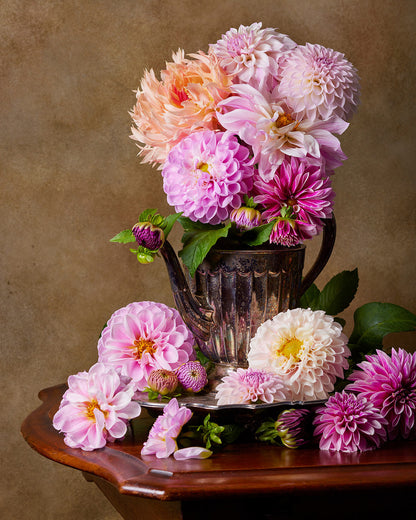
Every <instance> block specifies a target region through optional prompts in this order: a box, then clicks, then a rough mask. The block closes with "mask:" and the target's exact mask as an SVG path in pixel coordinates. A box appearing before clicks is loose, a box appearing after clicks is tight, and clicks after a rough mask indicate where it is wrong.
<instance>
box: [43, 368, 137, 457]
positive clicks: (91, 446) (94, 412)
mask: <svg viewBox="0 0 416 520" xmlns="http://www.w3.org/2000/svg"><path fill="white" fill-rule="evenodd" d="M133 394H134V389H133V386H132V385H130V384H127V385H126V384H125V383H123V382H122V378H120V376H119V374H118V373H117V372H116V370H115V369H114V368H112V367H109V366H105V365H103V364H102V363H96V364H95V365H93V366H92V367H91V368H90V370H89V371H88V372H79V373H78V374H76V375H73V376H70V377H69V378H68V390H67V391H66V392H65V393H64V395H63V397H62V401H61V404H60V407H59V410H58V411H57V412H56V414H55V415H54V417H53V426H54V428H56V429H57V430H60V431H61V432H63V433H64V434H65V437H64V442H65V444H67V445H68V446H69V447H70V448H81V449H82V450H84V451H91V450H95V449H98V448H103V447H104V446H105V445H106V443H107V441H114V440H115V439H121V438H122V437H124V435H125V434H126V431H127V423H128V421H129V420H130V419H133V418H134V417H137V416H138V415H140V411H141V409H140V405H139V404H138V403H135V402H133V401H132V397H133Z"/></svg>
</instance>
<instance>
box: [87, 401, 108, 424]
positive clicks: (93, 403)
mask: <svg viewBox="0 0 416 520" xmlns="http://www.w3.org/2000/svg"><path fill="white" fill-rule="evenodd" d="M85 405H86V407H85V415H86V416H87V417H88V419H91V420H92V421H95V415H94V410H95V409H96V408H98V410H100V412H103V411H102V410H101V408H100V405H99V404H98V401H97V400H96V399H92V400H91V401H89V402H88V401H87V402H86V403H85ZM103 414H104V417H106V416H107V414H108V412H103Z"/></svg>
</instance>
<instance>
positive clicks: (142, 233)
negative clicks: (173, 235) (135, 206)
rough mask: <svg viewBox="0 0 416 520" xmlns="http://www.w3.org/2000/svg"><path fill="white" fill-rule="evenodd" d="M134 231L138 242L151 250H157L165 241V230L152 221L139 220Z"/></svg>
mask: <svg viewBox="0 0 416 520" xmlns="http://www.w3.org/2000/svg"><path fill="white" fill-rule="evenodd" d="M132 231H133V235H134V238H135V239H136V242H137V244H138V245H139V246H142V247H145V248H146V249H149V250H150V251H157V250H158V249H160V248H161V247H162V245H163V242H164V241H165V234H164V233H163V230H162V229H160V228H159V227H157V226H154V225H153V224H151V223H150V222H138V223H137V224H135V225H134V226H133V229H132Z"/></svg>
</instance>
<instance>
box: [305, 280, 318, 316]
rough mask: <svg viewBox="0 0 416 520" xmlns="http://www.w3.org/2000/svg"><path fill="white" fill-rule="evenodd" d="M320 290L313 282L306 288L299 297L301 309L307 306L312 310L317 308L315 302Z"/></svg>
mask: <svg viewBox="0 0 416 520" xmlns="http://www.w3.org/2000/svg"><path fill="white" fill-rule="evenodd" d="M319 295H320V292H319V289H318V287H316V285H315V284H314V283H313V284H312V285H311V286H310V287H308V289H307V290H306V291H305V292H304V293H303V294H302V296H301V298H300V306H301V307H302V308H303V309H307V308H308V307H309V308H310V309H312V310H313V311H316V310H318V307H316V302H317V300H318V298H319Z"/></svg>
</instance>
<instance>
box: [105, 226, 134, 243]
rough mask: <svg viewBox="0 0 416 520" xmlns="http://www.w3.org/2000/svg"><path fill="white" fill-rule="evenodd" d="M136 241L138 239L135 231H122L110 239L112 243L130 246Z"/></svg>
mask: <svg viewBox="0 0 416 520" xmlns="http://www.w3.org/2000/svg"><path fill="white" fill-rule="evenodd" d="M135 241H136V239H135V238H134V235H133V231H132V230H131V229H125V230H124V231H120V233H118V234H117V235H116V236H115V237H113V238H111V239H110V242H118V243H119V244H128V243H130V242H135Z"/></svg>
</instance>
